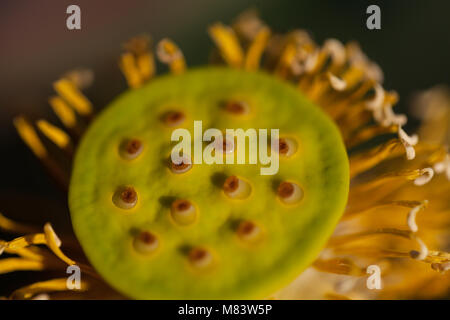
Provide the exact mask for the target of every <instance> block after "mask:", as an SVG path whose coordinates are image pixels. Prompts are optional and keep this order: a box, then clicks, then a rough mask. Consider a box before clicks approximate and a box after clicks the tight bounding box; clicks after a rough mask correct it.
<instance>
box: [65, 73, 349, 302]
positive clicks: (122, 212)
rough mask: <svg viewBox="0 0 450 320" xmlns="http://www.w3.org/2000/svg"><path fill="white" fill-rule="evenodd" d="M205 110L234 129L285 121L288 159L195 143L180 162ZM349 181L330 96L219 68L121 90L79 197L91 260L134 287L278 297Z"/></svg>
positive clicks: (119, 285)
mask: <svg viewBox="0 0 450 320" xmlns="http://www.w3.org/2000/svg"><path fill="white" fill-rule="evenodd" d="M194 120H195V121H202V125H203V130H207V129H208V128H217V129H218V130H220V131H221V132H225V131H226V129H229V128H230V129H237V128H242V129H244V130H247V129H249V128H266V129H268V130H270V129H278V130H279V133H280V137H281V138H280V139H279V140H277V141H276V142H277V146H278V148H276V149H278V150H271V148H270V146H269V147H268V154H269V153H271V152H275V153H276V152H277V151H278V153H279V154H280V161H279V170H278V171H277V172H276V173H275V174H272V175H270V174H269V175H263V174H261V168H263V167H268V165H267V164H262V163H260V162H258V163H256V164H251V163H245V164H237V163H236V162H235V163H234V164H228V163H224V164H206V163H204V162H202V163H197V162H196V161H194V160H195V159H194V156H193V153H192V159H188V158H185V159H182V161H181V162H179V163H174V162H172V160H171V152H172V148H173V146H174V142H173V141H171V135H172V132H173V131H174V130H175V129H177V128H184V129H187V130H188V131H189V133H190V134H191V137H194V136H195V132H194ZM130 137H131V138H130ZM193 140H194V139H193ZM300 145H301V148H300V147H299V146H300ZM223 147H224V149H222V150H221V151H222V153H223V156H224V157H226V156H233V157H234V156H235V155H236V153H237V152H236V151H238V149H237V145H236V142H235V141H233V140H229V141H228V140H227V138H225V140H224V141H223ZM118 150H119V152H118ZM218 150H219V151H220V148H218ZM230 150H231V151H232V152H229V151H230ZM245 151H246V153H247V154H248V153H249V152H250V150H249V144H246V146H245ZM167 159H169V162H168V160H167ZM348 189H349V162H348V159H347V153H346V150H345V147H344V144H343V141H342V139H341V134H340V133H339V131H338V129H337V127H336V126H335V124H334V123H333V122H332V121H331V120H330V119H329V118H328V116H327V115H326V114H325V113H324V112H323V111H322V110H321V109H320V108H319V107H317V106H316V105H314V104H313V103H312V102H311V101H310V100H309V99H307V98H306V97H305V96H303V95H302V93H301V92H299V91H298V90H296V89H295V88H294V86H292V85H290V84H288V83H286V82H282V81H280V80H278V79H277V78H275V77H273V76H270V75H267V74H265V73H263V72H257V71H244V70H239V69H231V68H221V67H207V68H199V69H193V70H189V71H186V72H184V73H177V74H172V75H167V76H163V77H159V78H156V79H154V80H152V81H151V82H148V83H146V84H144V85H142V86H141V87H140V88H137V89H133V90H130V91H128V92H126V93H125V94H124V95H121V96H120V97H118V98H117V99H116V100H114V101H113V102H112V103H111V104H110V105H109V106H108V107H107V108H106V109H105V110H104V111H103V112H102V113H101V114H100V115H99V116H98V117H97V118H96V119H95V120H94V121H93V123H92V124H91V125H90V127H89V129H88V130H87V132H86V133H85V135H84V136H83V138H82V140H81V143H80V145H79V147H78V149H77V152H76V156H75V162H74V168H73V171H72V177H71V182H70V188H69V205H70V211H71V216H72V222H73V226H74V230H75V233H76V235H77V237H78V239H79V241H80V243H81V245H82V247H83V249H84V251H85V253H86V255H87V257H88V259H89V261H90V262H91V263H92V265H93V266H94V268H95V269H96V270H97V271H98V272H99V274H100V275H101V276H102V277H104V279H105V280H106V281H107V282H108V283H109V284H110V285H111V286H113V287H114V288H116V289H117V290H118V291H119V292H121V293H123V294H124V295H126V296H128V297H133V298H139V299H147V298H150V299H153V298H167V299H198V298H199V299H206V298H207V299H211V298H220V299H224V298H230V299H237V298H265V297H268V296H269V295H270V294H272V293H274V292H275V291H277V290H279V289H280V288H283V287H284V286H286V285H287V284H288V283H290V282H291V281H292V280H294V278H295V277H296V276H298V275H299V274H300V273H301V271H302V270H303V269H304V268H306V267H307V266H308V265H310V264H311V262H312V261H313V260H314V259H315V258H316V256H317V254H318V252H319V251H320V249H321V248H322V247H323V246H324V244H325V242H326V241H327V239H328V237H329V236H330V234H331V232H332V231H333V228H334V227H335V225H336V223H337V221H338V220H339V218H340V216H341V214H342V213H343V211H344V208H345V205H346V201H347V197H348ZM128 213H130V214H128ZM94 230H95V231H94ZM136 230H141V231H138V232H136ZM162 244H163V245H162Z"/></svg>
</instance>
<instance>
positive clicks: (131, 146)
mask: <svg viewBox="0 0 450 320" xmlns="http://www.w3.org/2000/svg"><path fill="white" fill-rule="evenodd" d="M142 149H143V144H142V141H140V140H138V139H127V140H125V141H123V142H122V143H121V144H120V147H119V153H120V156H121V157H122V158H123V159H126V160H132V159H135V158H137V157H138V156H139V155H140V154H141V153H142Z"/></svg>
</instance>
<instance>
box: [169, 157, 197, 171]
mask: <svg viewBox="0 0 450 320" xmlns="http://www.w3.org/2000/svg"><path fill="white" fill-rule="evenodd" d="M191 167H192V164H190V163H188V161H181V162H180V163H178V164H177V163H174V162H172V160H170V169H171V170H172V172H174V173H184V172H186V171H188V170H189V169H190V168H191Z"/></svg>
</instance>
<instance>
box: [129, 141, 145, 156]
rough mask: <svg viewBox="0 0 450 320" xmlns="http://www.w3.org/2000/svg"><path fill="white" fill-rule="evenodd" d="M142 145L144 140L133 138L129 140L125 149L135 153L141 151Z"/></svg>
mask: <svg viewBox="0 0 450 320" xmlns="http://www.w3.org/2000/svg"><path fill="white" fill-rule="evenodd" d="M141 147H142V142H141V141H140V140H138V139H131V140H129V141H128V142H127V144H126V146H125V150H126V152H127V153H129V154H135V153H137V152H139V150H140V149H141Z"/></svg>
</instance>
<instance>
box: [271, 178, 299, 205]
mask: <svg viewBox="0 0 450 320" xmlns="http://www.w3.org/2000/svg"><path fill="white" fill-rule="evenodd" d="M277 195H278V198H279V199H280V200H281V201H282V202H283V203H285V204H295V203H298V202H299V201H300V200H302V199H303V190H302V188H301V187H300V186H299V185H298V184H296V183H293V182H287V181H283V182H281V183H280V185H279V186H278V190H277Z"/></svg>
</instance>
